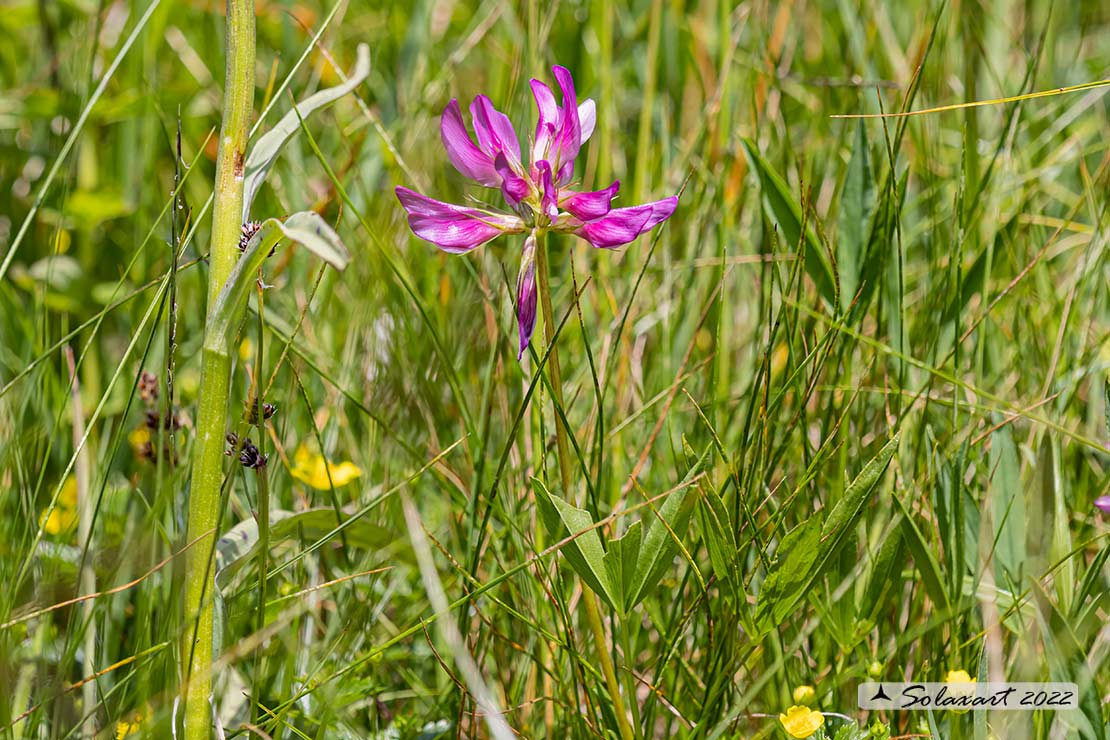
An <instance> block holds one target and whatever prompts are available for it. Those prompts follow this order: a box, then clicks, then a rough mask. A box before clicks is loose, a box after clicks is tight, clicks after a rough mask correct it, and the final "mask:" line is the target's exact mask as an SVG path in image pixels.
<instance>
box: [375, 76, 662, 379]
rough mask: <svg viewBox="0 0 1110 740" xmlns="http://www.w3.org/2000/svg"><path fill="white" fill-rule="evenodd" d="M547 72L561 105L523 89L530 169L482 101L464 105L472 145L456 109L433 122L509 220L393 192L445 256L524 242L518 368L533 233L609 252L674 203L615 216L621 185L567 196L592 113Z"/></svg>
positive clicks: (531, 282)
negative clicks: (531, 129) (504, 240)
mask: <svg viewBox="0 0 1110 740" xmlns="http://www.w3.org/2000/svg"><path fill="white" fill-rule="evenodd" d="M552 71H553V72H554V75H555V81H556V82H557V83H558V86H559V92H560V95H561V96H562V101H561V104H560V102H559V101H558V100H556V98H555V93H554V92H553V91H552V90H551V88H550V87H548V86H547V85H546V84H545V83H543V82H541V81H539V80H532V81H531V87H532V95H533V97H534V98H535V100H536V107H537V109H538V110H539V116H538V120H537V122H536V129H535V133H534V134H533V136H532V137H531V147H530V150H529V156H530V162H527V163H526V162H525V161H524V159H523V158H522V155H521V148H520V140H519V139H518V138H517V134H516V130H515V129H514V128H513V125H512V123H511V122H510V121H509V119H508V117H507V116H506V115H505V114H503V113H501V112H500V111H498V110H497V109H496V108H494V107H493V103H492V102H490V99H489V98H487V97H486V96H485V95H479V96H478V97H476V98H474V102H472V103H471V104H470V118H471V122H472V124H473V128H474V138H473V139H472V138H471V136H470V132H469V131H468V130H467V128H466V123H465V122H464V121H463V115H462V110H461V109H460V107H459V102H458V101H457V100H452V101H451V102H450V103H448V104H447V107H446V108H445V109H444V111H443V117H442V118H441V119H440V135H441V138H442V139H443V146H444V148H445V149H446V150H447V158H448V159H450V160H451V164H452V165H454V166H455V169H457V170H458V171H459V172H460V173H462V174H463V175H465V176H466V177H469V178H470V179H472V180H474V181H475V182H477V183H478V184H479V185H483V186H485V187H487V188H497V189H499V190H500V191H501V197H502V198H503V199H504V201H505V204H506V205H507V206H508V208H509V212H497V211H491V210H487V209H485V208H472V207H468V206H459V205H454V204H452V203H444V202H442V201H438V200H434V199H432V198H429V197H427V196H425V195H421V194H420V193H417V192H415V191H413V190H409V189H408V188H405V187H400V186H399V187H397V188H396V193H397V199H398V200H399V201H401V205H402V206H403V207H404V209H405V211H406V212H407V213H408V221H409V227H410V228H411V229H412V230H413V233H415V234H416V235H417V236H418V237H420V238H421V239H424V240H425V241H429V242H431V243H432V244H435V245H436V246H437V247H439V248H440V249H442V250H443V251H445V252H450V253H452V254H461V253H463V252H469V251H470V250H472V249H474V248H476V247H479V246H481V245H482V244H485V243H486V242H488V241H490V240H492V239H495V238H496V237H498V236H501V235H502V234H523V233H526V232H528V233H529V238H528V239H526V240H525V242H524V249H523V255H522V260H521V268H520V276H519V277H518V278H517V323H518V326H519V332H520V351H519V352H518V354H517V358H518V359H519V358H520V357H521V356H522V355H523V354H524V350H525V349H526V348H527V346H528V343H529V341H530V340H531V338H532V331H533V329H534V327H535V323H536V293H535V261H534V258H535V249H536V236H537V235H538V234H541V233H544V232H547V231H555V232H559V233H567V234H575V235H577V236H579V237H581V238H583V239H585V240H586V241H588V242H589V243H590V244H592V245H593V246H595V247H597V248H599V249H612V248H615V247H620V246H623V245H625V244H628V243H629V242H631V241H632V240H633V239H635V238H636V237H637V236H639V235H640V234H643V233H644V232H646V231H648V230H650V229H652V228H653V227H655V226H656V225H658V224H660V223H662V222H663V221H665V220H666V219H668V218H669V217H670V215H671V214H672V213H674V210H675V207H676V206H677V205H678V196H673V195H672V196H671V197H669V198H664V199H663V200H658V201H655V202H652V203H645V204H643V205H637V206H629V207H626V208H613V200H614V199H615V198H616V196H617V191H618V190H619V189H620V182H619V181H616V182H614V183H613V184H612V185H610V186H609V187H607V188H604V189H602V190H595V191H585V192H583V191H579V190H576V189H574V187H575V183H574V162H575V158H576V157H577V156H578V153H579V151H581V149H582V146H583V145H584V144H585V143H586V141H587V140H588V139H589V138H590V135H591V134H592V133H593V130H594V125H595V123H596V120H597V115H596V108H595V105H594V102H593V101H592V100H585V101H583V102H582V103H579V102H578V95H577V93H576V91H575V89H574V80H573V79H571V75H570V72H569V71H567V70H566V69H565V68H563V67H554V68H553V70H552Z"/></svg>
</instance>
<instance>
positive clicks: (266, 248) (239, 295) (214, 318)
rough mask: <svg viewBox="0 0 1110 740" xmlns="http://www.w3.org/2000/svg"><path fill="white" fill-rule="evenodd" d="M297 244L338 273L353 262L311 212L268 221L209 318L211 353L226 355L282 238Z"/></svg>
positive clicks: (207, 334)
mask: <svg viewBox="0 0 1110 740" xmlns="http://www.w3.org/2000/svg"><path fill="white" fill-rule="evenodd" d="M283 237H284V238H285V239H288V240H289V241H293V242H297V243H298V244H301V245H302V246H304V247H306V248H308V250H309V251H310V252H312V253H313V254H315V255H316V256H318V257H319V258H320V259H322V260H324V261H325V262H327V263H328V264H329V265H331V266H332V267H334V268H335V269H337V270H343V269H345V268H346V267H347V263H348V262H349V261H350V255H349V254H348V253H347V248H346V247H345V246H343V241H342V240H341V239H340V238H339V234H336V233H335V231H333V230H332V228H331V227H330V226H328V225H327V223H325V222H324V219H322V218H320V216H319V215H317V214H316V213H313V212H312V211H302V212H301V213H294V214H293V215H292V216H290V217H289V218H287V219H286V220H285V222H284V223H283V222H281V221H279V220H278V219H276V218H269V219H266V220H265V221H264V222H262V226H261V227H259V229H258V231H257V232H255V234H254V236H253V237H251V240H250V242H248V244H247V248H246V249H245V250H244V252H243V256H242V257H240V258H239V261H238V262H237V263H236V264H235V267H234V269H232V271H231V275H230V277H228V279H227V282H226V283H225V284H224V287H223V290H221V291H220V295H219V296H217V298H216V304H215V305H214V306H213V307H212V311H211V313H209V315H208V326H207V329H206V330H205V335H204V347H205V349H206V350H208V351H213V352H217V353H219V354H226V353H227V352H228V347H229V345H230V344H231V341H232V340H233V339H234V338H235V333H236V331H237V329H238V326H239V323H240V321H241V320H242V317H243V311H244V309H245V308H246V305H247V296H248V295H249V290H250V287H251V286H252V285H253V284H254V281H255V279H256V277H257V274H258V270H259V269H260V268H261V267H262V263H263V262H265V261H266V257H268V256H269V254H270V250H271V249H273V248H274V246H275V245H276V244H277V243H278V241H280V240H281V239H282V238H283Z"/></svg>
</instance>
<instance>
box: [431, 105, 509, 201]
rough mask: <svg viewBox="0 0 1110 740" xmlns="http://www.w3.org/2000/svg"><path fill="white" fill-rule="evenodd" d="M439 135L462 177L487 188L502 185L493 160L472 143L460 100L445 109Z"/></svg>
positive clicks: (449, 157) (452, 162) (440, 122)
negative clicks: (460, 106)
mask: <svg viewBox="0 0 1110 740" xmlns="http://www.w3.org/2000/svg"><path fill="white" fill-rule="evenodd" d="M439 133H440V137H441V138H442V139H443V147H444V149H446V150H447V157H448V159H450V160H451V164H453V165H455V169H457V170H458V171H459V172H460V173H461V174H462V175H464V176H465V177H469V178H470V179H471V180H475V181H477V182H478V183H480V184H482V185H485V186H486V187H487V188H495V187H497V186H498V185H500V184H501V178H500V177H498V175H497V170H495V169H494V167H493V159H492V158H491V157H490V156H489V155H487V154H486V153H485V152H483V151H482V150H481V149H479V148H478V147H476V146H475V145H474V142H473V141H471V139H470V134H469V133H467V131H466V125H465V124H464V123H463V118H462V111H461V110H459V101H458V100H454V99H452V100H451V102H450V103H448V104H447V107H446V108H444V109H443V116H442V117H441V118H440V120H439Z"/></svg>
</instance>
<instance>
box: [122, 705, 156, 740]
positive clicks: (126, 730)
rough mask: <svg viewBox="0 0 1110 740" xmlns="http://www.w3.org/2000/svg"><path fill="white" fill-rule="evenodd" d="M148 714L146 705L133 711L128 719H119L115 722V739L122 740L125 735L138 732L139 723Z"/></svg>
mask: <svg viewBox="0 0 1110 740" xmlns="http://www.w3.org/2000/svg"><path fill="white" fill-rule="evenodd" d="M149 716H150V708H149V707H147V708H146V709H145V710H144V709H140V710H138V711H136V712H133V713H132V714H131V719H130V720H123V719H121V720H120V721H119V722H117V723H116V740H123V738H125V737H130V736H131V735H137V734H139V729H140V725H142V723H143V720H145V719H146V718H147V717H149Z"/></svg>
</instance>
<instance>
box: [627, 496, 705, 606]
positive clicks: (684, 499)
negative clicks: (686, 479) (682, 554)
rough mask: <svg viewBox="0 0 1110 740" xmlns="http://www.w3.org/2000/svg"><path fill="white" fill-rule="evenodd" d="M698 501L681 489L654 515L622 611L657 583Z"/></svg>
mask: <svg viewBox="0 0 1110 740" xmlns="http://www.w3.org/2000/svg"><path fill="white" fill-rule="evenodd" d="M697 499H698V497H697V496H696V495H695V494H694V489H693V486H682V487H681V488H679V489H678V490H677V491H674V492H672V493H671V494H670V495H669V496H667V499H666V500H665V501H664V502H663V505H662V506H660V507H659V511H658V512H656V517H655V519H654V521H652V523H651V525H650V526H649V527H648V530H647V533H646V534H645V535H644V542H643V545H642V546H641V547H640V556H639V559H638V561H637V562H636V573H635V575H634V576H633V578H632V584H631V588H630V590H629V592H628V593H626V594H625V597H626V598H625V602H624V603H625V609H626V611H631V609H632V607H634V606H636V604H638V603H640V601H641V600H642V599H643V598H644V597H645V596H647V593H648V591H650V590H651V589H652V588H654V587H655V584H657V583H659V579H661V578H662V577H663V573H665V572H666V570H667V567H668V566H669V565H670V564H671V560H672V559H673V558H674V556H675V553H676V552H678V548H679V545H680V540H681V538H682V536H683V535H684V534H685V533H686V529H687V527H688V526H689V524H690V515H691V514H692V513H693V511H694V504H695V503H697Z"/></svg>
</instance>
